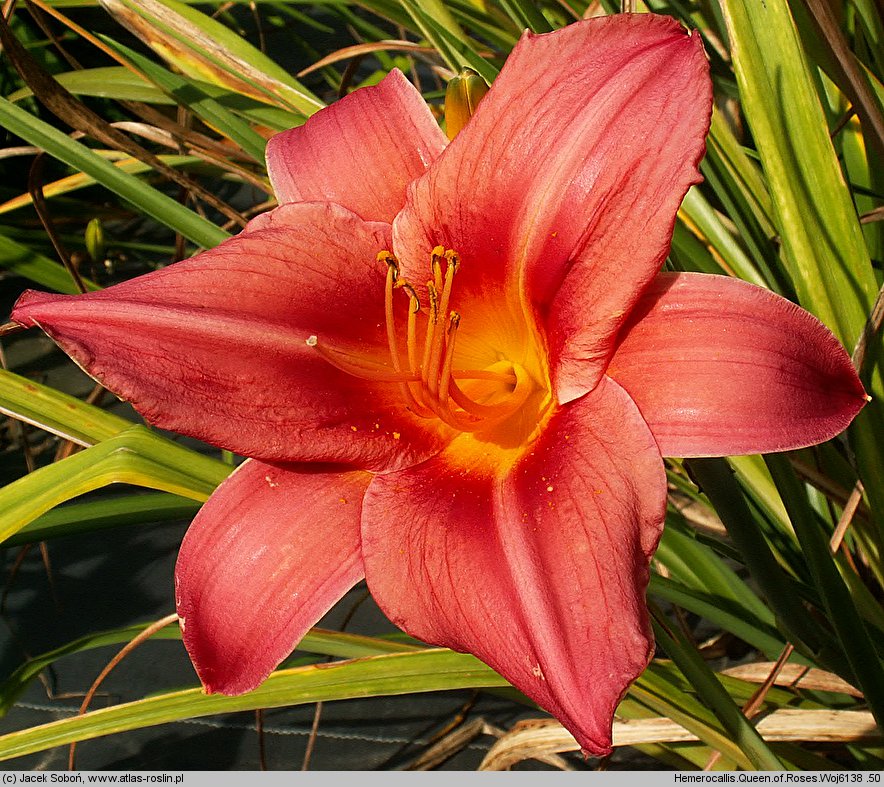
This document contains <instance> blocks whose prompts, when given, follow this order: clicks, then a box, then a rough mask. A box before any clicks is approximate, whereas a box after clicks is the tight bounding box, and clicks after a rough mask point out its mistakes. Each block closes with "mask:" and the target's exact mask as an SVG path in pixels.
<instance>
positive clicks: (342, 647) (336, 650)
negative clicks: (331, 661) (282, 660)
mask: <svg viewBox="0 0 884 787" xmlns="http://www.w3.org/2000/svg"><path fill="white" fill-rule="evenodd" d="M149 625H151V624H150V623H138V624H134V625H132V626H126V627H125V628H119V629H112V630H110V631H101V632H97V633H94V634H88V635H86V636H85V637H80V638H79V639H76V640H74V641H73V642H68V643H67V644H66V645H62V646H61V647H60V648H55V649H54V650H51V651H49V652H48V653H43V654H41V655H39V656H34V657H33V658H31V659H28V660H27V661H26V662H25V663H24V664H22V665H21V666H20V667H18V668H17V669H16V670H15V671H14V672H13V673H12V674H11V675H10V676H9V677H8V678H7V679H6V680H4V681H3V683H2V684H0V716H3V715H5V714H6V713H7V712H8V711H9V709H10V708H11V707H12V705H13V704H14V703H15V700H16V699H17V698H18V697H19V696H21V693H22V692H23V691H24V690H25V689H26V688H27V686H28V684H29V683H30V682H31V681H32V680H34V678H36V677H37V675H39V674H40V673H41V672H42V671H43V670H45V669H46V668H47V667H50V666H52V665H53V664H54V663H55V662H56V661H58V660H59V659H62V658H64V657H65V656H70V655H72V654H74V653H83V652H85V651H90V650H95V649H96V648H102V647H107V646H108V645H121V644H123V643H126V642H130V641H131V640H133V639H134V638H135V637H136V636H138V635H139V634H140V633H141V632H142V631H144V629H146V628H147V627H148V626H149ZM151 639H152V640H153V639H161V640H180V639H181V628H180V626H179V625H178V624H177V623H172V624H170V625H168V626H165V627H164V628H161V629H160V630H159V631H157V632H155V633H154V634H153V635H152V636H151ZM422 649H423V648H422V646H419V645H410V644H408V643H406V642H397V641H394V640H389V639H381V638H378V637H366V636H361V635H358V634H345V633H342V632H338V631H327V630H326V629H320V628H314V629H310V631H309V632H308V633H307V634H306V635H305V636H304V639H302V640H301V642H300V643H299V644H298V646H297V650H299V651H305V652H307V653H315V654H317V655H320V656H331V657H333V658H338V659H357V658H362V657H364V656H377V655H381V654H384V653H402V652H411V651H416V650H422Z"/></svg>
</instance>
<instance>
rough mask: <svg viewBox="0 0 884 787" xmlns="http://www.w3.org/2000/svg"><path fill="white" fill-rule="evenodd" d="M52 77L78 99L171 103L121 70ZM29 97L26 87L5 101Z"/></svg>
mask: <svg viewBox="0 0 884 787" xmlns="http://www.w3.org/2000/svg"><path fill="white" fill-rule="evenodd" d="M52 76H53V78H54V79H55V80H56V81H57V82H58V83H59V84H60V85H61V86H62V87H63V88H65V89H66V90H69V91H70V92H71V93H74V94H75V95H79V96H94V97H96V98H112V99H117V100H120V101H141V102H143V103H145V104H168V105H174V103H175V102H174V101H173V100H172V99H170V98H169V97H168V96H167V95H166V94H165V93H163V91H162V90H159V89H158V88H157V87H156V86H155V85H152V84H151V83H150V82H148V81H146V80H145V79H144V78H143V77H141V76H139V75H138V74H136V73H133V72H132V71H131V70H130V69H128V68H125V67H124V66H101V67H99V68H81V69H79V70H77V71H67V72H62V73H60V74H53V75H52ZM32 95H33V92H32V91H31V89H30V88H29V87H22V88H19V89H18V90H16V91H15V92H14V93H10V94H9V95H8V96H7V98H8V99H9V100H10V101H13V102H18V101H21V100H22V99H23V98H28V97H30V96H32Z"/></svg>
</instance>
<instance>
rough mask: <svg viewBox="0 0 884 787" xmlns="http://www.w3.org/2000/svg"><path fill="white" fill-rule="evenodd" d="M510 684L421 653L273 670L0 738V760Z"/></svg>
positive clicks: (453, 657) (472, 665) (437, 653)
mask: <svg viewBox="0 0 884 787" xmlns="http://www.w3.org/2000/svg"><path fill="white" fill-rule="evenodd" d="M508 685H509V684H508V683H507V682H506V681H505V680H504V679H503V678H502V677H500V676H499V675H498V674H497V673H495V672H494V671H493V670H492V669H491V668H490V667H486V666H485V665H484V664H482V663H481V662H480V661H478V660H477V659H476V658H474V657H473V656H469V655H466V654H463V653H454V652H453V651H450V650H441V649H428V650H420V651H415V652H410V653H392V654H389V655H383V656H372V657H368V658H361V659H357V660H355V661H344V662H338V663H333V664H322V665H311V666H308V667H299V668H296V669H289V670H279V671H277V672H274V673H273V674H272V675H271V676H270V677H269V678H268V679H267V680H266V681H265V682H264V683H262V684H261V685H260V686H259V687H258V688H257V689H255V690H254V691H251V692H249V693H248V694H243V695H241V696H238V697H225V696H223V695H221V694H205V693H204V692H203V690H202V689H197V688H194V689H185V690H183V691H173V692H168V693H163V694H159V695H155V696H151V697H148V698H146V699H142V700H137V701H135V702H128V703H125V704H123V705H117V706H114V707H111V708H103V709H101V710H96V711H92V712H91V713H87V714H85V715H84V716H77V717H74V718H71V719H63V720H61V721H55V722H51V723H49V724H42V725H40V726H38V727H32V728H30V729H26V730H21V731H19V732H13V733H9V734H7V735H3V736H0V760H8V759H11V758H13V757H22V756H24V755H26V754H33V753H34V752H38V751H44V750H45V749H49V748H52V747H54V746H64V745H66V744H68V743H73V742H75V741H84V740H90V739H92V738H97V737H99V736H101V735H110V734H113V733H117V732H123V731H125V730H135V729H141V728H144V727H150V726H153V725H156V724H166V723H169V722H173V721H180V720H182V719H194V718H200V717H203V716H212V715H216V714H219V713H233V712H236V711H244V710H255V709H258V708H278V707H283V706H289V705H301V704H304V703H311V702H318V701H328V700H339V699H352V698H355V697H367V696H370V697H380V696H390V695H397V694H414V693H417V692H424V691H444V690H448V689H464V688H488V687H497V686H508Z"/></svg>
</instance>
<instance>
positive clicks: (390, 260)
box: [377, 251, 399, 284]
mask: <svg viewBox="0 0 884 787" xmlns="http://www.w3.org/2000/svg"><path fill="white" fill-rule="evenodd" d="M377 260H378V262H383V263H385V264H386V265H387V266H388V269H389V270H391V271H393V283H394V284H395V283H396V281H397V280H398V279H399V262H398V260H397V259H396V257H395V256H394V255H393V254H391V253H390V252H389V251H379V252H378V256H377Z"/></svg>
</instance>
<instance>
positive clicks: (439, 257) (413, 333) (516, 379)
mask: <svg viewBox="0 0 884 787" xmlns="http://www.w3.org/2000/svg"><path fill="white" fill-rule="evenodd" d="M377 260H378V262H380V263H383V264H384V265H386V266H387V270H386V277H385V282H384V320H385V323H386V326H385V327H386V337H387V349H388V351H389V354H390V361H389V363H390V364H391V365H392V368H390V365H387V364H385V363H381V362H379V361H375V360H374V359H372V358H366V357H365V356H363V355H360V354H357V353H354V352H349V351H346V350H339V349H334V348H330V347H326V346H324V345H321V344H320V343H319V339H318V338H317V337H316V336H311V337H310V338H309V339H307V344H308V345H309V346H310V347H312V348H314V349H315V350H316V352H318V353H319V354H320V355H321V356H322V358H323V359H324V360H326V361H327V362H328V363H330V364H331V365H332V366H334V367H335V368H336V369H339V370H341V371H343V372H346V373H347V374H351V375H353V376H355V377H359V378H362V379H365V380H375V381H377V382H384V383H397V384H398V386H399V389H400V391H401V393H402V396H403V398H404V400H405V404H406V406H407V407H408V409H409V410H411V411H412V412H413V413H415V414H416V415H418V416H420V417H423V418H434V417H435V418H438V419H439V420H440V421H442V422H444V423H445V424H447V425H448V426H450V427H452V428H453V429H457V430H458V431H462V432H478V431H481V430H483V429H489V428H491V427H494V426H495V425H496V424H497V423H499V422H500V421H502V420H503V419H504V418H507V417H509V416H510V415H512V414H513V413H515V412H516V411H517V410H518V409H519V408H520V407H521V406H522V405H523V404H524V403H525V401H526V400H527V399H528V397H529V396H530V395H531V393H532V391H533V390H534V387H535V386H534V382H533V381H532V379H531V377H530V375H529V374H528V372H527V371H526V370H525V369H524V368H523V367H522V366H520V365H518V364H511V363H509V362H508V361H503V360H501V361H499V362H497V363H494V364H493V365H491V366H490V367H488V368H485V369H455V368H454V356H455V351H456V346H457V333H458V330H459V327H460V321H461V316H460V314H459V313H458V312H456V311H452V312H451V313H450V314H448V307H449V304H450V303H451V295H452V291H453V287H454V277H455V274H456V273H457V271H458V269H459V267H460V258H459V256H458V254H457V252H455V251H453V250H452V249H448V250H446V249H445V248H444V247H443V246H437V247H436V248H434V249H433V251H432V252H431V254H430V267H431V269H432V279H431V280H430V281H428V282H427V301H428V304H427V308H426V309H424V310H422V309H421V302H420V299H419V298H418V294H417V292H416V290H415V289H414V287H413V286H412V285H411V284H410V283H409V282H408V281H406V280H405V279H403V278H401V276H400V269H399V263H398V261H397V259H396V257H395V256H394V255H393V254H392V253H391V252H389V251H381V252H379V253H378V255H377ZM443 260H444V262H445V268H444V271H443V267H442V263H443ZM396 289H401V290H402V291H403V292H404V293H405V294H406V295H407V296H408V317H407V324H406V334H405V335H406V338H405V342H406V347H405V359H407V366H408V368H407V369H406V368H404V367H405V364H406V360H405V359H403V357H402V356H400V354H399V351H400V348H399V336H398V334H397V330H396V313H395V309H394V304H393V291H394V290H396ZM421 314H424V315H425V316H426V319H427V324H426V330H425V333H424V339H423V348H422V352H421V351H420V348H419V345H418V342H419V341H420V340H419V338H418V337H419V330H418V319H419V315H421ZM446 314H447V315H448V320H447V326H445V327H443V326H442V325H441V317H442V315H446ZM458 380H477V381H480V380H481V381H488V382H492V383H497V384H498V385H502V386H507V387H508V388H509V391H508V392H507V390H506V389H497V391H498V392H497V393H496V394H494V393H493V392H494V391H495V387H494V386H492V387H491V388H490V389H489V387H488V386H485V387H484V389H481V388H480V389H479V390H484V392H485V393H484V394H483V396H484V397H486V401H487V398H488V397H493V398H495V399H502V401H498V402H497V403H496V404H482V403H480V402H477V401H475V400H474V399H473V398H471V397H470V396H469V395H467V394H466V393H465V392H464V390H463V389H462V388H461V387H460V385H458Z"/></svg>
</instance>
